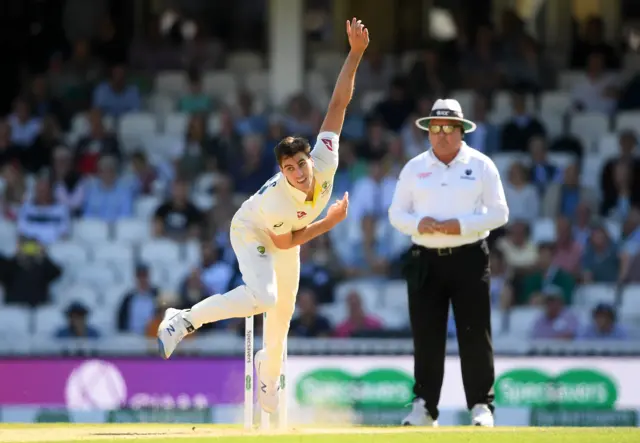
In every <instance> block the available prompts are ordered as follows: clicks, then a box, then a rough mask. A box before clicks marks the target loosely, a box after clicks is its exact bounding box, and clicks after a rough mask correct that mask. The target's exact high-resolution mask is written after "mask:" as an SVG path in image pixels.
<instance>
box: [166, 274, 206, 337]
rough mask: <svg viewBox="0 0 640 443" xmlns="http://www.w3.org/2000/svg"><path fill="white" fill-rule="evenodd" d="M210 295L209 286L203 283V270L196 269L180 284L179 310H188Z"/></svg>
mask: <svg viewBox="0 0 640 443" xmlns="http://www.w3.org/2000/svg"><path fill="white" fill-rule="evenodd" d="M210 295H211V294H210V293H209V291H208V290H207V286H206V285H205V284H204V282H203V281H202V273H201V270H200V269H199V268H195V269H193V270H191V272H189V275H187V276H186V278H185V279H184V280H183V281H182V283H181V284H180V300H179V303H178V304H179V306H178V307H177V308H178V309H188V308H189V307H191V306H193V305H195V304H196V303H198V302H200V301H202V300H204V299H205V298H207V297H209V296H210ZM156 331H157V330H156Z"/></svg>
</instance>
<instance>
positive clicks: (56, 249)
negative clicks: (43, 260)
mask: <svg viewBox="0 0 640 443" xmlns="http://www.w3.org/2000/svg"><path fill="white" fill-rule="evenodd" d="M47 252H48V254H49V256H50V257H51V258H52V259H53V260H54V261H55V262H56V263H59V264H62V265H75V264H78V263H86V262H87V261H88V260H89V251H88V250H87V248H86V246H85V245H84V244H82V243H73V242H58V243H53V244H52V245H50V246H49V248H48V251H47Z"/></svg>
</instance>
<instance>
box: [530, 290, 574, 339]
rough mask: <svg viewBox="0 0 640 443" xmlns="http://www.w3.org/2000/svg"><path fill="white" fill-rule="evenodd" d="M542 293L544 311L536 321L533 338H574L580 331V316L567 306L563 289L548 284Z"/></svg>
mask: <svg viewBox="0 0 640 443" xmlns="http://www.w3.org/2000/svg"><path fill="white" fill-rule="evenodd" d="M542 295H543V300H544V304H543V307H544V312H543V313H542V314H541V315H540V317H539V318H538V320H537V321H536V322H535V323H534V325H533V329H532V334H531V338H534V339H564V340H572V339H574V338H575V337H576V334H577V332H578V318H577V317H576V315H575V314H574V313H573V312H571V310H570V309H569V308H567V307H566V305H565V302H564V294H563V291H562V289H560V288H558V287H557V286H547V287H545V288H544V289H543V290H542Z"/></svg>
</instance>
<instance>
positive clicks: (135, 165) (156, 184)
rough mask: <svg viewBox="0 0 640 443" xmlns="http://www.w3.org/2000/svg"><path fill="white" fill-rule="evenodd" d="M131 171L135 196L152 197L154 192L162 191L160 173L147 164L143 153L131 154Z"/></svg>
mask: <svg viewBox="0 0 640 443" xmlns="http://www.w3.org/2000/svg"><path fill="white" fill-rule="evenodd" d="M131 171H132V173H133V177H132V179H133V184H132V186H133V187H134V189H135V190H136V194H137V195H152V194H153V193H154V192H156V191H158V192H161V191H162V190H163V188H164V185H165V183H164V182H163V180H161V179H160V172H159V171H158V168H156V167H155V166H154V165H152V164H151V163H150V162H149V159H147V155H146V154H145V153H144V151H136V152H134V153H133V154H131Z"/></svg>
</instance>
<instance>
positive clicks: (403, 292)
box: [381, 280, 409, 309]
mask: <svg viewBox="0 0 640 443" xmlns="http://www.w3.org/2000/svg"><path fill="white" fill-rule="evenodd" d="M381 304H382V307H383V309H386V308H387V307H389V308H403V309H409V300H408V292H407V282H406V281H404V280H393V281H390V282H388V283H387V284H385V285H384V288H383V289H382V300H381Z"/></svg>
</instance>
